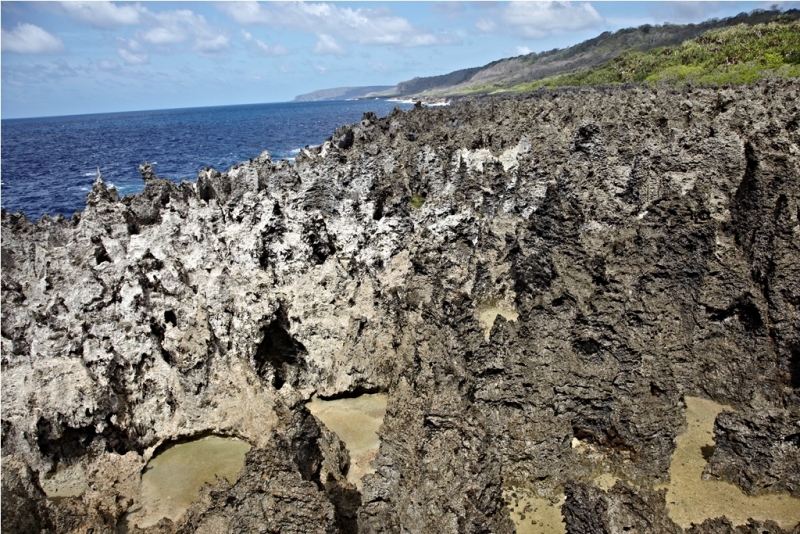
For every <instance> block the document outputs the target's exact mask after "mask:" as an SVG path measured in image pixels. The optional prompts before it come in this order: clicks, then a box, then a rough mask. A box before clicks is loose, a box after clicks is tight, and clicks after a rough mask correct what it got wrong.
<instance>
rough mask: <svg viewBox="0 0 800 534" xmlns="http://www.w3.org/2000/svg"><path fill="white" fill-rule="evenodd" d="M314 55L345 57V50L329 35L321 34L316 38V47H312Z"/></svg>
mask: <svg viewBox="0 0 800 534" xmlns="http://www.w3.org/2000/svg"><path fill="white" fill-rule="evenodd" d="M314 53H315V54H336V55H345V54H347V50H345V49H344V47H343V46H342V45H340V44H339V43H337V42H336V39H334V38H333V37H331V36H330V35H325V34H322V35H318V36H317V45H316V46H315V47H314Z"/></svg>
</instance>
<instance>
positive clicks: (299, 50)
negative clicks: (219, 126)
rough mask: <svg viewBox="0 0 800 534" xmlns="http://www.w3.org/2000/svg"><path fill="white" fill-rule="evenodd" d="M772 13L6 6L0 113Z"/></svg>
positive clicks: (315, 77) (655, 5) (413, 71)
mask: <svg viewBox="0 0 800 534" xmlns="http://www.w3.org/2000/svg"><path fill="white" fill-rule="evenodd" d="M771 5H775V3H774V2H766V3H764V2H710V1H709V2H456V1H452V2H313V1H312V2H260V3H256V2H94V1H93V2H75V1H68V2H15V1H12V2H9V1H3V2H2V3H1V4H0V7H2V19H0V22H1V24H2V39H0V43H1V44H0V47H1V48H2V56H1V58H0V60H1V61H2V66H1V67H0V70H1V72H2V78H1V84H0V85H1V87H0V92H1V93H2V98H1V104H2V107H1V108H0V115H2V118H4V119H7V118H21V117H42V116H56V115H76V114H86V113H106V112H116V111H135V110H149V109H168V108H184V107H199V106H220V105H236V104H251V103H262V102H286V101H290V100H292V99H293V98H294V97H295V96H297V95H299V94H303V93H308V92H311V91H314V90H318V89H327V88H333V87H352V86H364V85H395V84H397V83H398V82H401V81H404V80H409V79H411V78H414V77H415V76H433V75H437V74H446V73H448V72H452V71H454V70H457V69H463V68H468V67H477V66H481V65H485V64H487V63H489V62H491V61H495V60H498V59H502V58H505V57H512V56H517V55H521V54H526V53H529V52H541V51H545V50H552V49H554V48H564V47H567V46H571V45H573V44H577V43H579V42H581V41H584V40H586V39H590V38H592V37H595V36H597V35H599V34H600V33H602V32H604V31H609V30H610V31H615V30H618V29H621V28H626V27H632V26H638V25H641V24H663V23H665V22H669V23H675V24H677V23H690V22H701V21H703V20H707V19H709V18H712V17H719V18H722V17H726V16H731V15H736V14H738V13H741V12H743V11H747V12H749V11H751V10H753V9H757V8H768V7H769V6H771ZM777 5H779V6H780V7H782V8H789V7H798V3H797V2H793V3H777Z"/></svg>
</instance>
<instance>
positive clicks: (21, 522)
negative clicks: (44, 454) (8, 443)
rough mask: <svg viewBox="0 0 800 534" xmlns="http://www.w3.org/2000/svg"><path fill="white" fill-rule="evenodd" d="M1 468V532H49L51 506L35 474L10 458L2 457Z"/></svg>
mask: <svg viewBox="0 0 800 534" xmlns="http://www.w3.org/2000/svg"><path fill="white" fill-rule="evenodd" d="M2 469H3V477H2V488H3V491H2V499H1V500H2V507H3V510H2V515H3V530H5V531H6V532H19V533H20V534H39V533H40V532H48V531H52V530H53V521H52V514H53V511H52V506H51V505H50V504H49V503H48V502H47V498H46V497H45V494H44V492H43V491H42V488H40V487H39V484H38V482H37V481H36V473H34V472H33V471H32V470H31V468H30V467H29V466H28V465H27V464H26V463H25V462H23V461H22V460H20V459H19V458H17V457H15V456H12V455H8V456H7V455H3V458H2Z"/></svg>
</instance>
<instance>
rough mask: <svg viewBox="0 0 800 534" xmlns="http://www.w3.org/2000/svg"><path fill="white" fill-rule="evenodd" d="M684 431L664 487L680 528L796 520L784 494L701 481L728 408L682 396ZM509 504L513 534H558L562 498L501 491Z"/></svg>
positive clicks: (789, 524)
mask: <svg viewBox="0 0 800 534" xmlns="http://www.w3.org/2000/svg"><path fill="white" fill-rule="evenodd" d="M685 401H686V422H687V426H688V428H687V430H686V432H685V433H683V434H681V435H680V436H678V438H677V439H676V444H675V445H676V446H675V451H674V452H673V454H672V459H671V462H670V481H669V484H667V485H666V486H661V487H666V488H667V510H668V512H669V517H670V518H671V519H672V520H673V521H675V523H677V524H678V525H680V526H681V527H682V528H684V529H685V528H689V527H690V526H691V524H692V523H697V524H700V523H702V522H703V521H705V520H706V519H711V518H715V517H720V516H723V515H724V516H726V517H727V518H728V519H729V520H730V521H731V522H732V523H733V524H734V525H744V524H746V523H747V519H748V518H751V517H752V518H754V519H760V520H766V519H771V520H773V521H775V522H776V523H778V524H779V525H780V526H781V528H783V529H787V530H790V529H792V528H793V527H794V526H795V525H797V524H798V523H799V522H800V499H797V498H794V497H792V496H790V495H787V494H784V495H774V494H770V495H759V496H755V497H753V496H750V495H747V494H745V493H744V492H743V491H742V490H741V489H740V488H739V487H738V486H736V485H734V484H731V483H729V482H724V481H719V480H703V478H702V475H703V469H705V466H706V458H705V456H704V455H703V453H704V451H706V452H707V451H708V450H709V447H713V446H714V420H715V419H716V417H717V415H718V414H719V413H720V412H721V411H723V410H726V409H727V410H730V408H729V407H726V406H723V405H721V404H717V403H715V402H713V401H710V400H706V399H701V398H697V397H686V398H685ZM615 482H616V479H615V478H614V477H613V476H611V475H609V474H603V475H600V476H599V477H597V478H596V479H595V480H593V483H594V484H596V485H598V486H599V487H600V488H602V489H603V490H604V491H608V489H610V488H611V487H612V486H613V484H614V483H615ZM503 495H504V497H505V499H506V502H510V505H509V512H510V513H511V519H512V520H513V521H514V524H515V525H516V527H517V534H533V533H541V534H562V533H566V528H565V525H564V523H563V522H562V517H561V505H562V504H564V496H563V494H560V495H556V496H554V498H553V500H551V499H547V498H543V497H539V496H536V495H535V494H534V493H532V492H530V491H529V490H525V489H522V488H514V487H510V488H507V489H506V490H505V491H504V493H503Z"/></svg>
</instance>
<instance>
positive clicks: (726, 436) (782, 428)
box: [705, 409, 800, 497]
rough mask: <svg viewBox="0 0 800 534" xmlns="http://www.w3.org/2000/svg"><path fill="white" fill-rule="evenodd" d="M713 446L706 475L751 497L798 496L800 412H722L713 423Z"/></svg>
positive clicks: (799, 481)
mask: <svg viewBox="0 0 800 534" xmlns="http://www.w3.org/2000/svg"><path fill="white" fill-rule="evenodd" d="M714 444H715V447H714V454H713V455H712V456H711V458H710V459H709V463H708V466H707V467H706V470H705V472H706V473H707V474H709V475H712V476H716V477H720V478H724V479H727V480H729V481H731V482H734V483H736V484H738V485H739V486H740V487H741V488H742V489H743V490H745V491H746V492H748V493H752V494H757V493H761V492H763V491H774V492H788V493H791V494H792V495H794V496H797V497H800V411H797V410H778V409H775V410H765V411H763V412H760V413H753V412H746V413H722V414H720V415H719V416H718V417H717V420H716V421H715V423H714Z"/></svg>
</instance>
